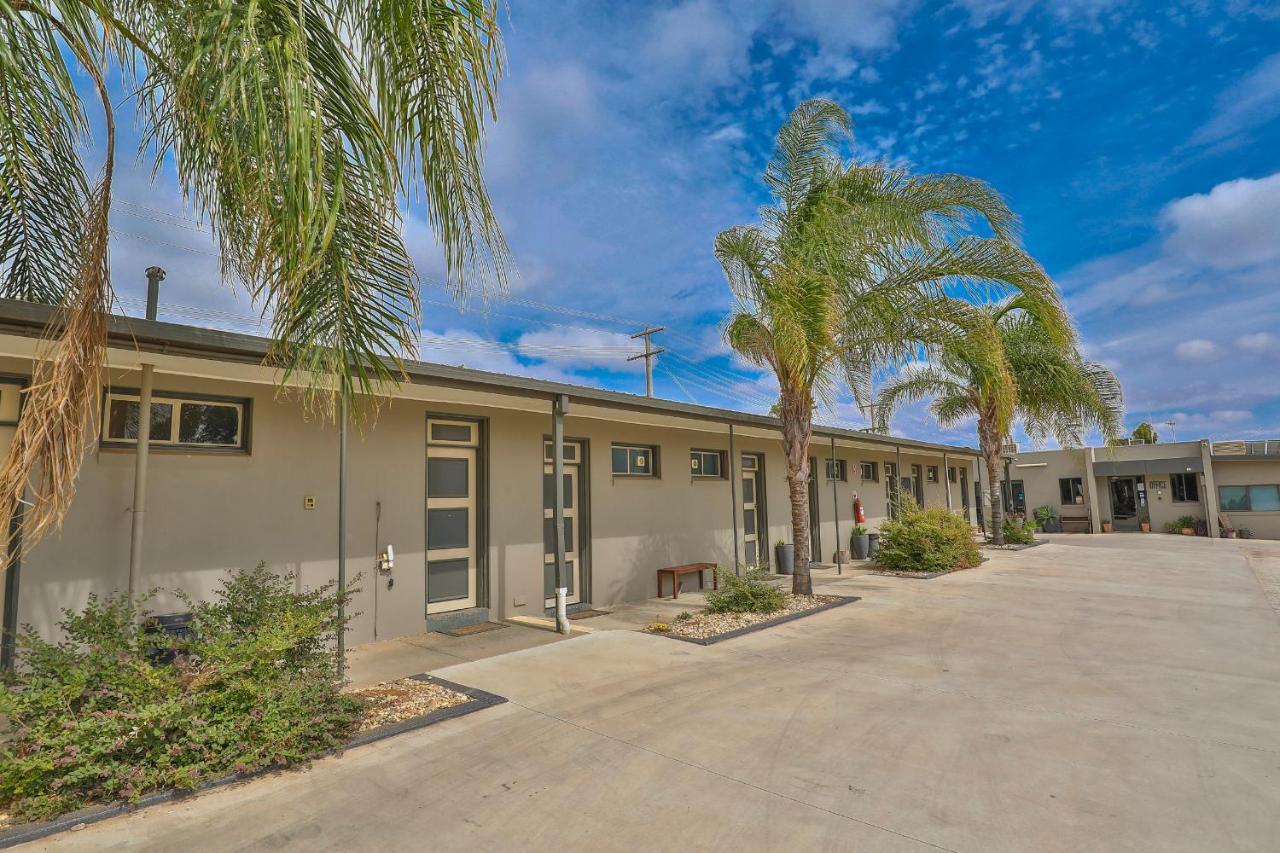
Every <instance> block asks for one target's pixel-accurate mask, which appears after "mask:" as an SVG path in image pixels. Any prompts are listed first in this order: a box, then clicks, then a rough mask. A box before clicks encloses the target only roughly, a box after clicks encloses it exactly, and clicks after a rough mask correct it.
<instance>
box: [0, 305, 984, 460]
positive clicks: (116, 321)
mask: <svg viewBox="0 0 1280 853" xmlns="http://www.w3.org/2000/svg"><path fill="white" fill-rule="evenodd" d="M56 314H57V309H56V308H55V307H53V306H50V305H40V304H37V303H34V302H23V301H20V300H14V299H0V334H9V335H19V336H23V337H38V336H40V335H41V334H42V333H43V331H44V329H45V328H47V327H48V326H49V324H50V323H51V322H55V321H56ZM107 336H108V343H109V344H110V345H113V346H126V347H129V348H136V349H138V350H139V351H142V352H156V353H168V354H177V355H190V356H195V357H199V358H208V359H214V360H219V361H228V362H238V363H254V364H262V363H263V362H264V361H265V360H266V358H267V354H268V352H269V351H270V346H271V340H270V339H269V338H265V337H261V336H258V335H247V334H243V333H241V332H228V331H224V330H222V329H210V328H205V327H203V326H188V325H184V324H180V323H165V322H160V321H158V320H145V319H141V318H138V317H127V316H124V315H120V314H112V315H111V319H110V323H109V326H108V332H107ZM403 364H404V369H405V372H406V373H407V374H408V376H409V379H410V381H413V382H418V383H421V384H437V385H445V386H449V387H455V388H468V389H473V390H485V389H490V390H494V391H498V390H501V391H502V392H504V393H507V394H511V393H516V394H522V395H527V396H530V397H540V398H545V399H548V400H550V399H551V398H553V397H555V396H558V395H561V394H563V395H567V396H568V397H569V398H570V399H572V400H582V401H587V402H590V403H592V404H595V405H599V406H612V407H616V408H619V409H629V410H632V411H644V412H655V413H659V414H668V415H681V416H685V417H690V418H696V419H698V420H710V421H719V422H721V423H725V424H730V423H731V424H735V425H742V426H755V427H764V428H768V429H779V428H780V421H779V420H778V419H777V418H775V417H771V416H769V415H757V414H752V413H750V412H739V411H735V410H733V409H721V408H717V407H714V406H702V405H698V404H696V403H681V402H678V401H676V400H665V399H660V398H656V397H642V396H640V395H638V394H627V393H624V392H621V391H609V390H605V389H602V388H592V387H589V386H586V385H572V384H569V383H565V382H550V381H547V380H544V379H530V378H527V377H524V376H513V375H510V374H506V373H492V372H489V371H485V370H475V369H473V368H469V367H452V366H450V365H447V364H437V363H434V362H427V361H413V360H409V359H406V360H405V361H404V362H403ZM813 434H814V436H822V437H824V438H830V437H835V438H848V439H857V440H861V441H868V442H872V443H877V444H884V445H886V446H888V447H901V448H903V449H904V450H905V449H916V450H932V451H937V452H946V453H956V454H961V455H966V456H976V455H977V451H976V450H974V449H973V448H971V447H963V446H959V445H951V444H938V443H934V442H929V441H918V440H916V439H912V438H901V437H897V436H892V435H883V434H880V433H872V432H864V431H862V430H856V429H846V428H843V427H832V426H822V425H818V424H814V427H813Z"/></svg>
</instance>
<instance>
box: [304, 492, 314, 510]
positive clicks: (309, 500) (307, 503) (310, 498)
mask: <svg viewBox="0 0 1280 853" xmlns="http://www.w3.org/2000/svg"><path fill="white" fill-rule="evenodd" d="M302 508H303V509H315V508H316V496H315V495H303V496H302Z"/></svg>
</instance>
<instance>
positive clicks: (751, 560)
mask: <svg viewBox="0 0 1280 853" xmlns="http://www.w3.org/2000/svg"><path fill="white" fill-rule="evenodd" d="M760 469H761V465H760V457H759V456H757V455H756V454H754V453H744V454H742V542H743V551H742V556H743V564H744V565H745V566H747V567H749V568H750V567H754V566H757V565H761V564H763V565H765V566H767V565H769V555H768V551H767V549H766V548H765V547H762V545H761V536H763V535H764V531H765V530H766V527H765V520H764V489H762V488H761V485H762V483H761V477H762V476H763V472H762V471H761V470H760ZM810 480H811V481H812V478H810Z"/></svg>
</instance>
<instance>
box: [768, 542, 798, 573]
mask: <svg viewBox="0 0 1280 853" xmlns="http://www.w3.org/2000/svg"><path fill="white" fill-rule="evenodd" d="M773 553H774V555H775V556H776V557H777V558H778V574H780V575H794V574H795V573H796V546H795V545H788V544H787V543H786V542H783V541H782V540H781V539H779V540H778V544H777V545H774V546H773Z"/></svg>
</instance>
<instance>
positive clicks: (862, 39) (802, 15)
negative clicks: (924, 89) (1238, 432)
mask: <svg viewBox="0 0 1280 853" xmlns="http://www.w3.org/2000/svg"><path fill="white" fill-rule="evenodd" d="M784 5H785V6H786V7H789V8H784V9H783V10H781V11H782V15H784V16H785V19H786V21H787V25H788V26H789V28H790V29H792V30H793V31H794V32H795V33H796V34H797V35H799V36H802V37H805V38H811V39H814V40H815V41H817V42H818V44H819V45H820V46H821V47H823V48H824V49H830V50H849V49H856V50H862V51H873V50H881V49H884V48H888V47H893V46H894V45H895V44H896V42H897V36H898V26H899V24H900V23H901V22H902V21H903V20H905V19H906V18H907V17H908V16H909V15H910V13H911V12H912V11H913V10H914V8H915V6H916V0H858V2H855V3H850V2H848V0H788V2H787V3H786V4H784Z"/></svg>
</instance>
